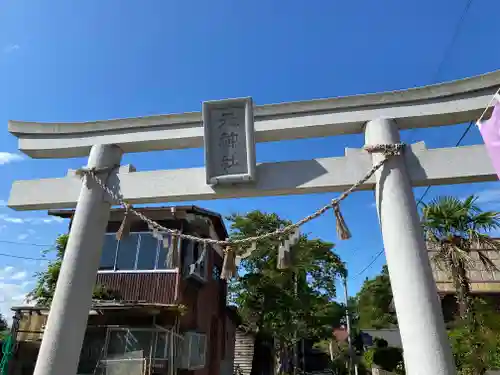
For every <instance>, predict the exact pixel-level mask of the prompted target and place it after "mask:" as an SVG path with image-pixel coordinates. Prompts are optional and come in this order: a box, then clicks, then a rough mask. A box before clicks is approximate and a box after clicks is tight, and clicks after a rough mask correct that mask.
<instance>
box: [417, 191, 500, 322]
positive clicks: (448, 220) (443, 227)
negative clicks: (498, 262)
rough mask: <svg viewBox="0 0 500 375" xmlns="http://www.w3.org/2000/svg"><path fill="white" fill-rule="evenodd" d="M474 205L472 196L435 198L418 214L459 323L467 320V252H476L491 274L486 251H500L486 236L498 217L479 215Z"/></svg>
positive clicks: (497, 223)
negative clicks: (451, 289)
mask: <svg viewBox="0 0 500 375" xmlns="http://www.w3.org/2000/svg"><path fill="white" fill-rule="evenodd" d="M476 201H477V197H475V196H473V195H471V196H470V197H468V198H466V199H464V200H461V199H458V198H455V197H439V198H437V199H435V200H433V201H431V203H429V204H428V205H425V206H424V208H423V210H422V227H423V229H424V232H425V235H426V238H427V240H428V241H429V242H430V243H431V244H433V245H434V247H435V249H436V250H437V253H436V255H435V257H434V261H435V263H436V264H437V265H438V266H439V267H440V268H442V269H446V270H449V271H450V273H451V277H452V280H453V283H454V286H455V288H456V290H457V299H458V302H459V306H460V316H461V317H462V318H463V319H465V318H467V317H470V316H471V313H470V308H471V304H472V301H471V298H470V287H469V279H468V276H467V270H468V269H469V267H470V266H471V265H473V264H474V263H475V262H474V261H473V259H472V258H471V250H474V251H477V254H478V256H479V260H480V261H481V262H482V263H483V265H484V266H485V267H486V269H488V270H494V269H495V266H494V264H493V262H492V261H491V260H490V259H489V257H488V254H487V251H491V250H492V249H494V250H497V251H499V250H500V243H499V242H498V241H496V240H493V239H491V238H490V237H489V236H488V235H487V233H488V232H490V231H492V230H495V229H498V228H500V213H498V212H494V211H482V210H481V209H480V208H479V207H478V206H477V205H476ZM483 249H484V250H483Z"/></svg>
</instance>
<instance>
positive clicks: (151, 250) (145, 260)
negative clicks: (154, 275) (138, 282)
mask: <svg viewBox="0 0 500 375" xmlns="http://www.w3.org/2000/svg"><path fill="white" fill-rule="evenodd" d="M157 253H158V240H157V239H156V238H154V237H153V236H152V235H151V234H149V233H141V234H139V255H138V257H137V269H138V270H153V269H154V268H155V263H156V255H157Z"/></svg>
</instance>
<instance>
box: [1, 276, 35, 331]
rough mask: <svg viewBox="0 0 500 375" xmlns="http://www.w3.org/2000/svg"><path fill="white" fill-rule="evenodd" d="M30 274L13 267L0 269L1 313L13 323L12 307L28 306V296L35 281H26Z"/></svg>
mask: <svg viewBox="0 0 500 375" xmlns="http://www.w3.org/2000/svg"><path fill="white" fill-rule="evenodd" d="M27 277H28V272H27V271H25V270H17V269H15V268H14V267H12V266H7V267H4V268H3V269H0V290H1V291H2V293H0V313H1V314H2V315H3V316H4V317H5V318H6V319H7V321H9V322H11V320H12V315H13V314H12V311H11V307H12V306H19V305H23V304H26V295H27V294H28V292H29V291H30V289H31V285H32V284H33V280H26V278H27Z"/></svg>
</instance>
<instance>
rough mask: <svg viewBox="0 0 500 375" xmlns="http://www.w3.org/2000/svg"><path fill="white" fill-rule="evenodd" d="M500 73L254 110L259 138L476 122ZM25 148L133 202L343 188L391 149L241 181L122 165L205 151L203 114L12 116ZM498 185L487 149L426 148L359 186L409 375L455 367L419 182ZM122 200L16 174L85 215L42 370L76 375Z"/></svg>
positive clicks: (384, 140)
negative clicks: (66, 161)
mask: <svg viewBox="0 0 500 375" xmlns="http://www.w3.org/2000/svg"><path fill="white" fill-rule="evenodd" d="M499 84H500V71H496V72H493V73H489V74H485V75H482V76H477V77H472V78H467V79H463V80H459V81H453V82H448V83H444V84H439V85H432V86H426V87H421V88H414V89H409V90H404V91H396V92H386V93H379V94H369V95H357V96H350V97H341V98H333V99H322V100H312V101H305V102H296V103H282V104H273V105H264V106H256V107H255V109H254V121H255V141H257V142H267V141H280V140H287V139H299V138H311V137H324V136H331V135H340V134H355V133H361V132H363V131H364V132H365V136H366V144H367V145H373V144H391V143H398V142H399V141H400V138H399V130H402V129H411V128H425V127H432V126H442V125H451V124H457V123H464V122H467V121H474V120H476V119H478V118H479V117H480V116H481V113H482V112H483V110H484V109H485V107H486V106H488V103H489V102H490V99H491V97H492V95H493V94H494V92H495V91H496V88H497V86H498V85H499ZM9 131H10V132H11V133H12V134H14V135H15V136H17V137H18V138H19V149H20V150H21V151H22V152H24V153H25V154H27V155H29V156H31V157H33V158H71V157H80V156H88V155H90V156H89V159H88V165H87V166H88V167H89V168H97V170H98V171H99V170H100V172H99V173H100V174H99V176H100V177H101V178H102V179H107V181H108V184H110V185H113V186H114V188H115V189H118V187H119V189H120V192H121V194H122V196H123V199H124V200H125V201H126V202H127V203H130V204H144V203H158V202H179V201H185V200H208V199H221V198H236V197H255V196H273V195H288V194H307V193H318V192H339V191H343V190H345V189H347V188H348V187H350V186H351V185H353V184H354V183H356V182H357V181H358V180H360V179H361V178H362V177H363V175H364V174H365V173H366V172H367V171H368V170H369V169H370V168H371V167H372V165H375V164H376V163H377V162H378V161H379V160H380V158H382V157H383V156H382V155H379V154H373V155H370V154H368V153H367V152H365V151H364V150H358V149H347V150H346V152H345V156H343V157H331V158H322V159H314V160H301V161H291V162H279V163H263V164H259V165H258V166H257V169H256V173H257V176H258V179H257V181H256V182H254V183H247V184H242V185H239V186H231V185H225V186H219V185H217V186H210V185H207V184H206V176H205V169H204V168H192V169H180V170H161V171H148V172H136V171H134V170H133V169H131V168H125V167H122V168H120V169H119V170H116V169H115V170H112V169H111V167H113V166H115V165H117V164H120V161H121V156H122V154H123V153H127V152H145V151H151V150H166V149H181V148H193V147H202V146H203V134H204V131H203V126H202V123H201V113H199V112H198V113H184V114H173V115H162V116H150V117H142V118H133V119H120V120H109V121H96V122H90V123H70V124H61V123H28V122H19V121H11V122H9ZM495 180H497V177H496V173H495V171H494V170H493V168H492V167H491V164H490V161H489V159H488V156H487V153H486V151H485V148H484V147H483V146H482V145H479V146H468V147H453V148H441V149H433V150H427V149H426V147H425V145H424V144H423V143H417V144H414V145H412V146H411V147H408V148H407V150H406V152H405V153H404V155H402V156H395V157H392V158H391V160H390V161H389V162H387V163H386V164H385V165H383V166H382V168H381V169H380V170H379V171H378V172H377V173H376V174H375V176H374V177H372V178H371V179H369V180H368V181H367V182H365V183H364V184H362V185H361V186H360V189H362V190H372V189H375V190H376V199H377V210H378V213H379V218H380V223H381V230H382V235H383V240H384V247H385V253H386V257H387V264H388V268H389V274H390V278H391V283H392V288H393V294H394V302H395V307H396V312H397V318H398V322H399V329H400V333H401V339H402V343H403V348H404V357H405V365H406V371H407V373H408V374H409V375H417V374H418V375H443V374H445V375H452V374H454V373H455V372H456V371H455V366H454V363H453V358H452V355H451V350H450V347H449V342H448V339H447V335H446V331H445V326H444V323H443V317H442V313H441V308H440V304H439V300H438V297H437V292H436V287H435V285H434V282H433V277H432V273H431V268H430V264H429V259H428V256H427V250H426V247H425V243H424V239H423V236H422V233H421V230H420V225H419V217H418V213H417V209H416V206H415V199H414V196H413V192H412V186H426V185H440V184H457V183H469V182H483V181H495ZM111 204H112V202H110V201H109V199H108V198H107V196H106V195H105V194H104V192H103V191H102V190H101V189H100V188H99V187H98V186H96V185H95V184H94V183H93V182H92V181H90V182H88V183H87V184H83V185H82V181H81V179H80V178H79V177H78V176H75V173H74V172H71V171H70V172H69V173H68V175H67V176H66V177H62V178H51V179H42V180H34V181H15V182H14V183H13V186H12V191H11V194H10V197H9V204H8V205H9V207H11V208H13V209H15V210H46V209H54V208H73V207H76V212H75V216H74V220H73V225H72V228H71V233H70V237H69V243H68V246H67V250H66V254H65V257H64V262H63V265H62V269H61V273H60V276H59V281H58V283H57V288H56V293H55V296H54V301H53V303H52V306H51V311H50V315H49V319H48V323H47V326H46V330H45V334H44V338H43V341H42V345H41V348H40V353H39V357H38V361H37V365H36V369H35V375H70V374H75V373H76V369H77V364H78V358H79V355H80V350H81V346H82V341H83V337H84V332H85V327H86V322H87V317H88V311H89V309H90V306H91V295H92V288H93V284H94V282H95V276H96V273H97V269H98V263H99V258H100V252H101V247H102V243H103V238H104V232H105V228H106V223H107V221H108V218H109V209H110V207H111Z"/></svg>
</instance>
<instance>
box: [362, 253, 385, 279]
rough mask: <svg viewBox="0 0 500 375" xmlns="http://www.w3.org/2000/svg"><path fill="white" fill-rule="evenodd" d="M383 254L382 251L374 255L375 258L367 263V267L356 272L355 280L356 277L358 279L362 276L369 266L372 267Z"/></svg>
mask: <svg viewBox="0 0 500 375" xmlns="http://www.w3.org/2000/svg"><path fill="white" fill-rule="evenodd" d="M383 253H384V249H382V250H380V251H379V252H378V254H377V255H375V258H373V259H372V261H371V262H370V263H368V265H367V266H366V267H365V268H363V269H362V270H361V271H360V272H358V274H357V275H356V276H355V278H356V279H357V278H358V277H360V276H361V275H362V274H364V273H365V272H366V271H367V270H368V269H369V268H370V267H371V266H373V264H374V263H375V261H376V260H377V259H378V258H380V256H381V255H382V254H383Z"/></svg>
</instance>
